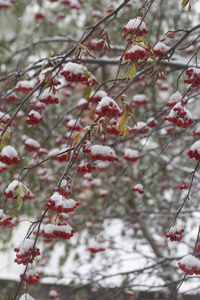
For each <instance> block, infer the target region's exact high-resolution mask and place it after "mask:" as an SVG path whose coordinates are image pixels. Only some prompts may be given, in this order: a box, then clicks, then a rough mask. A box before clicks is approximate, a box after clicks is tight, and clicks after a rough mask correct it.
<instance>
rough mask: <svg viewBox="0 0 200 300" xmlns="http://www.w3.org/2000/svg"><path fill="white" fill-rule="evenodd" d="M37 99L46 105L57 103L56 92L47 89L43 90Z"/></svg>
mask: <svg viewBox="0 0 200 300" xmlns="http://www.w3.org/2000/svg"><path fill="white" fill-rule="evenodd" d="M39 101H40V102H41V103H44V104H46V105H48V104H58V103H59V100H58V96H57V93H55V94H54V93H53V92H52V91H48V90H47V89H46V90H44V91H43V93H42V94H41V95H40V96H39Z"/></svg>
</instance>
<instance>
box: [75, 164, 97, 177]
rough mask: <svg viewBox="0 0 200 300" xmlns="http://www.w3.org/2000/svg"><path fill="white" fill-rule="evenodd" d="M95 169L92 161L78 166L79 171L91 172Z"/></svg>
mask: <svg viewBox="0 0 200 300" xmlns="http://www.w3.org/2000/svg"><path fill="white" fill-rule="evenodd" d="M93 170H96V167H93V166H92V165H91V164H90V163H81V164H80V165H78V167H77V170H76V171H77V173H80V174H82V173H91V172H92V171H93Z"/></svg>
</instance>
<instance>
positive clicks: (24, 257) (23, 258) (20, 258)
mask: <svg viewBox="0 0 200 300" xmlns="http://www.w3.org/2000/svg"><path fill="white" fill-rule="evenodd" d="M32 249H33V248H32V247H31V248H29V249H28V251H26V252H23V253H21V254H16V257H17V258H15V260H14V262H16V263H17V264H18V265H20V264H23V265H24V266H25V265H26V264H27V263H28V261H29V263H32V262H33V261H34V259H35V257H36V256H38V255H40V249H39V248H34V250H33V252H32ZM14 251H15V252H17V253H18V252H20V249H19V248H14ZM31 252H32V254H31ZM30 254H31V257H30V260H29V256H30Z"/></svg>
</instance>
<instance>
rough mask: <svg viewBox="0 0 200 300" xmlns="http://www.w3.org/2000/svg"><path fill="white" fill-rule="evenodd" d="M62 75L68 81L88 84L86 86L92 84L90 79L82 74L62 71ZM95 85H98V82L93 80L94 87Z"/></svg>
mask: <svg viewBox="0 0 200 300" xmlns="http://www.w3.org/2000/svg"><path fill="white" fill-rule="evenodd" d="M60 74H61V75H63V76H64V77H65V80H66V81H70V82H82V83H83V84H86V85H89V83H90V80H89V78H88V77H87V76H85V75H84V74H83V73H81V72H79V73H77V74H76V73H71V72H70V71H62V72H61V73H60ZM95 84H96V81H95V80H93V81H92V85H95Z"/></svg>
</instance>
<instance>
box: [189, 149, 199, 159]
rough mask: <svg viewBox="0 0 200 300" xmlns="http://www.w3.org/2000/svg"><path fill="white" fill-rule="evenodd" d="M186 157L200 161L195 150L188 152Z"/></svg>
mask: <svg viewBox="0 0 200 300" xmlns="http://www.w3.org/2000/svg"><path fill="white" fill-rule="evenodd" d="M187 155H188V156H189V158H195V159H196V160H197V161H200V154H199V152H198V150H197V149H195V150H189V151H188V153H187Z"/></svg>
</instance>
